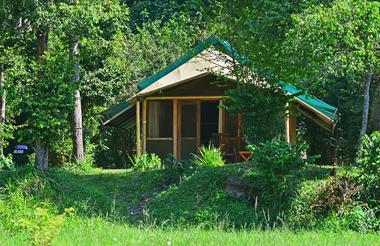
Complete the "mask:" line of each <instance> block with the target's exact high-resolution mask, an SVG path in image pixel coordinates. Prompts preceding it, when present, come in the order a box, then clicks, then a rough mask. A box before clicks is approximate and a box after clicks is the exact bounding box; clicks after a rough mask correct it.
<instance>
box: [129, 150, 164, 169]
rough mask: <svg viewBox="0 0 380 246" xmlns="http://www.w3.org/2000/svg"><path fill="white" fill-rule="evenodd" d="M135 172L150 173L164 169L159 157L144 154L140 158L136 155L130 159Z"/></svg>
mask: <svg viewBox="0 0 380 246" xmlns="http://www.w3.org/2000/svg"><path fill="white" fill-rule="evenodd" d="M130 161H131V163H132V168H133V170H136V171H148V170H157V169H162V168H163V166H162V162H161V159H160V157H159V156H158V155H156V154H154V153H152V154H149V153H144V154H141V155H140V156H137V155H135V156H134V157H133V158H130Z"/></svg>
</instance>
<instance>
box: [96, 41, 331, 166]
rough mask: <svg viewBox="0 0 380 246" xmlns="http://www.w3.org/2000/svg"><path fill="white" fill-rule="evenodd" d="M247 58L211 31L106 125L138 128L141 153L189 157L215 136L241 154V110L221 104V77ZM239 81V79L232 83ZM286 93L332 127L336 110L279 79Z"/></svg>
mask: <svg viewBox="0 0 380 246" xmlns="http://www.w3.org/2000/svg"><path fill="white" fill-rule="evenodd" d="M243 59H245V58H244V57H243V56H241V55H240V54H238V52H237V51H236V50H234V49H233V48H232V47H231V45H230V44H229V43H228V42H226V41H224V40H221V39H219V38H217V37H215V36H211V37H209V38H207V39H206V40H204V41H203V42H201V43H199V44H198V45H197V46H195V47H194V48H193V49H192V50H191V51H189V52H188V53H187V54H185V55H184V56H182V57H180V58H179V59H178V60H176V61H175V62H174V63H172V64H171V65H169V66H168V67H166V68H164V69H163V70H161V71H159V72H158V73H156V74H153V75H152V76H151V77H149V78H147V79H145V80H143V81H141V82H140V83H138V92H137V93H136V94H135V95H133V96H132V97H130V98H129V99H127V100H126V101H124V102H121V103H119V104H117V105H115V106H113V107H111V108H109V109H108V110H106V111H104V112H103V113H102V114H101V119H102V124H103V125H104V126H110V127H118V128H126V129H127V128H132V127H133V128H135V129H136V152H137V154H138V155H139V154H141V153H144V152H148V153H156V154H157V155H159V156H160V157H165V156H166V155H167V154H169V153H172V154H173V155H174V156H175V157H176V158H177V159H187V158H189V157H190V156H191V153H196V152H197V149H198V147H199V146H200V145H202V144H208V143H209V142H210V141H214V142H217V143H219V144H224V145H228V146H225V147H226V148H227V149H226V152H228V153H232V155H234V156H233V158H234V159H237V153H238V152H239V151H240V150H241V149H242V148H243V147H244V146H243V145H244V141H243V129H242V124H241V115H240V113H238V114H234V113H231V112H229V111H225V110H223V109H222V107H219V106H220V104H222V103H223V99H224V98H225V97H226V93H225V88H224V87H221V86H218V83H219V81H220V78H221V77H223V76H224V77H226V78H227V79H228V80H229V81H232V82H233V81H234V80H235V78H234V77H233V76H231V75H230V74H231V73H229V70H230V69H231V64H234V63H235V62H236V61H237V62H243V61H242V60H243ZM231 86H234V83H231ZM279 86H281V87H282V89H283V91H284V93H287V94H288V95H291V96H293V97H294V99H295V100H294V101H295V103H296V104H298V107H297V109H298V110H299V111H300V112H301V113H302V114H303V115H305V116H306V117H308V118H309V119H311V120H312V121H313V122H315V123H316V124H317V125H318V126H320V127H321V128H323V129H325V130H326V131H329V132H332V131H333V130H334V126H335V123H336V121H337V109H336V108H335V107H334V106H332V105H329V104H327V103H325V102H323V101H321V100H319V99H318V98H316V97H313V96H311V95H308V94H305V93H303V92H302V91H301V90H299V89H297V88H295V87H294V86H292V85H290V84H287V83H284V82H281V81H279ZM284 122H286V139H287V141H289V142H293V141H295V138H296V119H295V117H288V118H287V119H284Z"/></svg>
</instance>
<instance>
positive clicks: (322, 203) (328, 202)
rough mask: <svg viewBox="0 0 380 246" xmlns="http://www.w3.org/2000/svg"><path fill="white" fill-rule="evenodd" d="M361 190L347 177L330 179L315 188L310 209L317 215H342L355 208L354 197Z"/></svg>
mask: <svg viewBox="0 0 380 246" xmlns="http://www.w3.org/2000/svg"><path fill="white" fill-rule="evenodd" d="M361 189H362V187H361V186H360V185H357V184H356V183H355V182H353V181H352V180H351V179H350V177H349V176H347V175H343V176H338V177H332V178H331V179H330V180H328V182H326V183H324V184H323V185H321V186H320V187H319V188H317V190H316V196H315V197H314V199H313V200H312V201H311V204H310V207H311V208H312V209H313V210H314V211H315V212H317V213H319V214H324V215H326V214H327V213H330V212H336V213H337V214H338V215H343V214H345V213H346V212H347V211H349V210H350V209H351V208H352V207H353V206H355V195H356V194H358V193H359V192H360V190H361Z"/></svg>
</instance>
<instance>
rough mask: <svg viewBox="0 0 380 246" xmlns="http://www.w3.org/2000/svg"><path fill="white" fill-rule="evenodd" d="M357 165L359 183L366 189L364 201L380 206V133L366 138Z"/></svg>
mask: <svg viewBox="0 0 380 246" xmlns="http://www.w3.org/2000/svg"><path fill="white" fill-rule="evenodd" d="M357 164H358V166H359V168H360V174H359V177H358V181H359V183H361V184H363V187H364V192H363V193H362V196H363V197H362V199H364V200H365V201H366V202H369V203H371V204H373V205H376V206H378V205H380V202H379V201H380V132H377V131H375V132H373V133H372V134H371V135H370V136H368V135H366V136H364V139H363V145H362V149H361V150H360V151H359V154H358V158H357Z"/></svg>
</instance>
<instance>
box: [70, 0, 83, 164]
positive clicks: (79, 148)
mask: <svg viewBox="0 0 380 246" xmlns="http://www.w3.org/2000/svg"><path fill="white" fill-rule="evenodd" d="M69 3H70V4H72V5H75V4H77V1H76V0H69ZM71 39H72V40H71V54H72V56H73V60H74V62H75V64H74V70H75V76H74V78H73V82H74V83H76V84H79V83H80V66H79V58H78V56H79V41H78V38H77V37H76V36H75V34H74V35H73V36H72V37H71ZM80 94H81V93H80V90H79V89H78V90H76V91H75V107H74V112H73V150H74V157H75V159H76V161H83V158H84V146H83V123H82V102H81V95H80Z"/></svg>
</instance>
